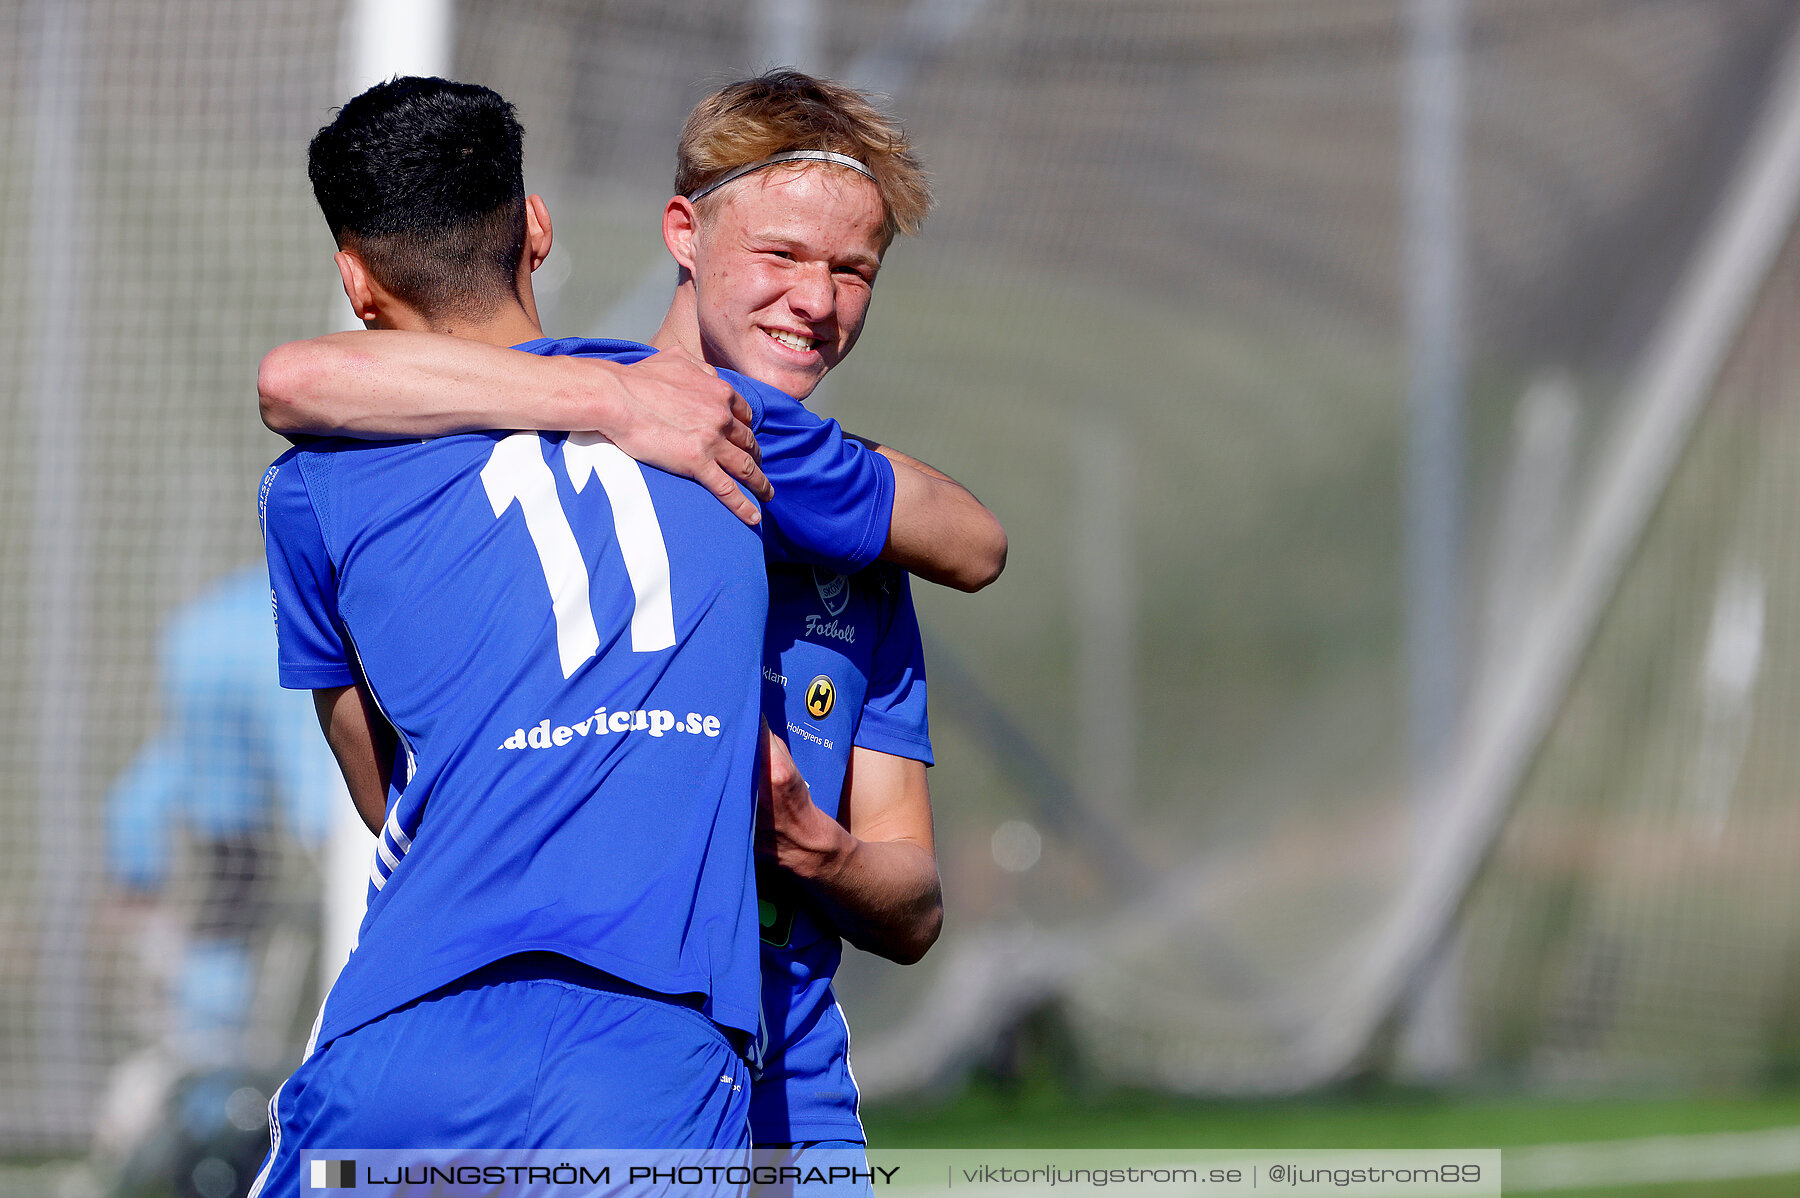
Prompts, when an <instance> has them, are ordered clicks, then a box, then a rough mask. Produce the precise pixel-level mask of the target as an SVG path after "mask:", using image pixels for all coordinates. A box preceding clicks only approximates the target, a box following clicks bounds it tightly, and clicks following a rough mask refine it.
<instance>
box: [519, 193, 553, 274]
mask: <svg viewBox="0 0 1800 1198" xmlns="http://www.w3.org/2000/svg"><path fill="white" fill-rule="evenodd" d="M551 240H552V238H551V230H550V209H549V208H548V207H546V206H545V205H544V197H543V196H541V195H535V194H534V195H528V196H526V197H525V261H526V263H527V264H528V265H529V266H530V267H531V269H532V270H536V269H537V268H538V267H540V266H542V265H543V264H544V259H545V258H548V257H549V256H550V242H551Z"/></svg>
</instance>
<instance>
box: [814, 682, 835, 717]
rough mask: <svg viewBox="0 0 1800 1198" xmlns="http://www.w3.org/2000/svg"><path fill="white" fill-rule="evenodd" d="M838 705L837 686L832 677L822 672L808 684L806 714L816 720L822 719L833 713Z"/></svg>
mask: <svg viewBox="0 0 1800 1198" xmlns="http://www.w3.org/2000/svg"><path fill="white" fill-rule="evenodd" d="M835 706H837V687H836V686H834V685H833V684H832V681H831V679H829V678H827V677H826V676H825V675H823V674H820V675H819V676H818V677H817V678H814V679H813V680H812V681H811V682H809V683H807V684H806V714H807V715H809V716H811V717H812V718H813V719H815V720H822V719H824V718H825V717H826V716H828V715H830V714H831V709H832V708H833V707H835Z"/></svg>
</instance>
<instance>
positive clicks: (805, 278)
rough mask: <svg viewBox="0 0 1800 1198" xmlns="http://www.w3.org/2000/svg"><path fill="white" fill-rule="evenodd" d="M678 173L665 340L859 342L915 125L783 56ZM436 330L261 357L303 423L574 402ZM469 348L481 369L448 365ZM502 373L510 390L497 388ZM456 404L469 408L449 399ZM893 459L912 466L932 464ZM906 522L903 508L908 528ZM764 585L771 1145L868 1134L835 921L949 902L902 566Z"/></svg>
mask: <svg viewBox="0 0 1800 1198" xmlns="http://www.w3.org/2000/svg"><path fill="white" fill-rule="evenodd" d="M676 191H677V194H676V195H675V196H674V197H673V198H671V199H670V200H669V201H668V204H667V205H666V206H665V210H664V237H665V241H666V242H667V244H668V246H669V249H670V251H671V253H672V254H673V255H674V257H675V258H676V260H677V262H678V263H679V264H680V267H681V274H680V280H679V283H678V286H677V289H676V293H675V296H674V299H673V301H672V303H671V306H670V309H669V313H668V316H667V318H666V319H665V321H664V323H663V325H662V328H661V329H660V331H659V332H658V334H657V337H656V338H655V340H656V344H657V345H658V346H660V347H662V348H664V349H665V350H681V349H686V350H689V351H691V352H694V353H697V354H701V355H704V357H705V358H706V360H707V361H708V362H710V363H711V364H713V365H715V366H723V367H729V368H731V369H734V370H738V371H741V372H743V373H746V374H749V375H751V376H753V377H756V378H758V379H760V380H762V381H765V382H771V383H775V384H776V385H778V386H779V387H780V388H781V389H782V390H784V391H786V392H788V393H789V394H791V395H793V396H794V397H796V398H805V397H806V396H807V395H808V394H810V393H811V391H812V390H813V388H814V387H815V386H816V385H817V384H818V382H819V380H820V379H821V378H822V377H823V376H824V374H825V373H826V371H828V370H829V369H830V368H831V367H832V366H835V365H836V364H837V362H839V361H841V360H842V359H843V357H844V355H845V354H847V353H848V352H849V350H850V349H851V348H852V347H853V346H854V344H855V342H856V339H857V337H858V335H859V334H860V332H861V329H862V324H863V318H864V316H865V314H866V310H867V305H868V302H869V299H870V297H871V293H872V289H873V285H874V281H875V276H876V272H877V270H878V269H879V266H880V261H881V258H882V255H883V253H884V252H885V250H886V248H887V246H888V244H889V242H890V241H891V239H892V238H893V236H894V235H895V234H896V233H897V232H902V231H904V232H909V233H910V232H912V231H914V230H915V229H916V228H917V227H918V224H919V222H920V221H921V220H922V219H923V217H924V214H925V211H926V209H927V207H928V205H929V192H928V189H927V187H926V184H925V181H924V177H923V174H922V172H921V171H920V169H919V167H918V164H917V162H916V160H915V158H914V157H913V155H912V153H911V150H910V146H909V144H908V141H907V139H906V136H905V134H904V131H903V130H901V129H900V128H899V127H898V126H897V125H896V124H894V123H893V122H892V121H890V120H889V119H888V118H886V117H884V116H883V115H882V114H881V113H880V112H879V111H878V110H876V109H875V108H874V107H873V106H872V105H871V104H869V102H868V101H867V99H866V97H863V96H862V95H860V94H858V93H857V92H855V91H854V90H853V89H850V88H847V87H844V86H842V85H839V84H835V83H831V82H829V81H825V80H818V79H813V78H810V77H808V76H805V75H801V74H799V73H797V72H791V71H783V72H772V73H770V74H768V75H765V76H762V77H760V78H757V79H751V80H745V81H742V82H739V83H736V84H733V85H731V86H729V87H726V88H724V89H722V90H720V91H719V92H716V93H714V94H713V95H712V96H709V97H707V98H706V99H705V100H703V101H702V102H701V103H700V104H699V105H698V106H697V107H696V108H695V110H694V112H693V113H692V114H691V115H690V117H689V119H688V122H687V125H686V127H685V128H684V130H683V133H682V137H681V141H680V145H679V147H678V166H677V173H676ZM428 340H432V339H424V338H414V339H411V341H407V340H406V339H403V338H392V337H382V338H369V339H365V338H360V337H358V336H357V335H350V336H348V337H334V338H326V339H321V340H320V341H317V342H311V343H297V344H296V345H293V346H289V347H283V349H282V350H281V351H278V352H279V353H280V355H281V356H282V358H283V361H281V362H279V363H277V366H276V368H274V369H266V370H265V373H264V400H265V404H264V409H265V413H268V414H270V415H273V416H274V417H275V418H276V419H275V420H274V421H273V422H272V423H273V424H274V425H276V426H278V427H280V428H283V429H285V430H288V431H327V430H329V429H332V428H342V427H354V428H357V429H359V430H363V431H367V430H371V429H379V430H384V431H392V432H401V431H407V432H427V431H429V432H443V431H449V430H451V429H455V428H457V427H467V426H468V424H469V423H471V422H474V421H477V420H479V419H483V418H494V419H499V420H501V421H503V422H506V423H515V422H516V423H522V424H528V425H529V424H539V423H544V422H547V421H558V420H563V419H567V411H566V406H565V405H566V400H565V398H564V395H565V392H564V390H562V387H563V384H562V383H560V382H559V381H558V380H555V379H553V378H551V377H550V376H549V375H548V374H547V372H545V371H543V370H542V369H541V366H540V364H538V363H536V362H532V361H530V360H528V359H523V358H520V357H519V356H518V355H514V356H513V357H512V358H511V359H505V357H504V355H498V354H494V353H492V352H481V351H484V349H485V347H480V346H470V347H453V346H451V345H449V344H448V343H446V342H445V341H444V339H442V338H439V339H435V340H436V341H437V342H438V345H437V346H430V345H427V344H425V342H427V341H428ZM359 342H373V343H374V344H358V343H359ZM433 348H441V349H443V350H446V351H449V350H454V351H455V352H456V354H457V367H456V368H455V370H453V369H452V368H450V367H448V366H446V365H444V364H442V363H439V364H437V365H435V366H432V365H428V364H427V363H426V362H425V360H424V355H426V354H428V353H429V352H430V351H431V350H432V349H433ZM371 363H374V364H375V369H376V371H377V373H378V377H379V379H380V384H379V395H373V394H371V389H370V384H369V379H368V375H369V373H370V369H371ZM463 369H466V370H467V371H468V372H469V378H470V379H472V380H480V381H479V382H471V381H464V382H461V383H458V382H455V381H454V380H452V381H451V383H450V385H448V386H444V385H441V384H442V382H443V380H444V379H445V376H446V375H448V374H452V373H455V372H456V371H457V370H463ZM501 380H505V384H504V388H503V390H504V398H495V397H494V396H492V395H490V394H488V389H489V388H493V389H494V391H495V393H496V394H497V393H498V392H499V391H500V390H501V389H502V388H501V387H500V385H499V384H500V382H501ZM377 402H379V404H380V405H382V406H381V408H380V410H376V407H375V405H376V404H377ZM459 405H460V406H464V407H466V409H467V410H466V411H465V412H464V413H463V414H462V415H461V416H458V415H457V414H456V413H455V412H453V411H450V409H454V408H456V407H458V406H459ZM484 405H493V406H484ZM495 407H497V411H496V410H495ZM884 452H888V453H890V454H891V453H892V451H887V450H884ZM896 456H900V455H896ZM900 460H901V463H902V466H901V470H902V471H905V470H907V469H928V468H923V467H920V466H919V465H918V464H917V463H914V462H912V460H911V459H906V458H904V457H901V459H900ZM940 477H941V476H940ZM946 481H947V480H946ZM777 493H778V494H779V490H778V492H777ZM902 523H903V521H902V514H901V512H900V511H899V510H898V509H897V510H896V516H895V527H896V530H897V532H896V535H899V534H898V530H899V528H900V526H901V524H902ZM965 529H968V530H970V531H967V532H965V531H964V530H965ZM945 532H946V538H945V539H946V540H948V541H950V542H952V543H955V542H958V541H959V539H960V541H961V543H963V544H965V545H972V546H975V547H977V549H978V550H980V551H987V552H994V551H996V550H997V553H996V556H995V557H994V558H993V559H992V560H993V565H992V569H993V572H997V570H998V564H999V562H1000V561H1003V560H1004V549H1005V542H1004V533H1001V532H999V531H998V525H997V524H994V525H993V526H992V529H991V530H989V529H984V528H983V527H981V525H980V523H979V522H978V521H969V522H967V523H966V524H965V525H962V526H956V525H952V526H951V527H949V528H947V529H946V530H945ZM995 534H997V537H996V536H995ZM996 542H997V544H996ZM990 546H992V547H993V548H992V549H990ZM972 556H976V557H979V553H976V554H973V555H972ZM983 568H985V567H983V566H981V565H977V566H975V567H973V568H972V570H971V573H970V575H967V576H958V575H956V574H955V573H954V572H952V571H940V572H939V573H938V574H937V577H939V578H940V579H942V580H943V581H949V582H952V583H957V584H960V585H970V584H971V583H977V584H978V583H980V582H984V581H986V577H991V574H989V575H987V576H986V577H982V576H981V575H980V571H981V570H982V569H983ZM921 572H922V573H929V572H930V571H929V570H925V571H921ZM770 586H771V607H770V624H769V634H768V637H767V641H766V647H765V665H764V678H765V681H766V683H767V702H766V704H765V714H766V715H767V718H768V720H769V722H770V723H771V724H772V725H774V726H775V727H777V728H779V729H783V730H784V731H785V734H786V741H787V746H788V747H789V748H791V750H792V758H791V759H790V758H789V757H788V756H787V755H786V754H785V753H784V752H783V751H782V750H781V749H780V748H779V747H777V749H776V750H775V763H774V770H773V772H774V774H775V779H774V785H773V786H772V788H771V789H772V795H771V804H770V808H771V809H770V812H769V818H768V819H767V827H766V829H765V835H764V838H763V844H762V846H761V847H762V849H763V851H764V854H765V858H766V859H767V861H768V863H769V864H770V865H772V866H776V867H777V868H771V869H764V870H763V871H761V873H760V874H759V887H760V888H761V894H762V905H761V914H762V922H763V931H764V941H765V943H764V949H763V1013H764V1018H765V1020H766V1022H767V1033H768V1042H767V1049H766V1052H765V1055H764V1062H763V1068H762V1071H761V1073H760V1075H759V1077H758V1080H757V1084H756V1087H755V1091H754V1095H753V1099H752V1121H753V1125H754V1130H755V1138H756V1141H757V1143H758V1144H759V1145H776V1144H779V1145H792V1146H794V1147H795V1148H796V1149H797V1150H798V1151H799V1152H800V1153H804V1152H806V1151H809V1150H818V1149H826V1150H830V1149H840V1150H841V1149H852V1150H856V1149H860V1147H861V1145H862V1142H863V1133H862V1127H861V1123H860V1120H859V1119H858V1116H857V1093H856V1086H855V1081H854V1078H853V1076H852V1074H851V1072H850V1068H849V1058H848V1039H849V1037H848V1030H847V1027H846V1026H845V1023H844V1019H843V1015H842V1012H841V1010H840V1009H839V1008H838V1006H837V1003H836V1000H835V996H834V995H833V993H832V990H831V978H832V975H833V974H834V973H835V971H836V968H837V965H838V962H839V959H840V956H841V945H840V940H839V936H840V935H842V936H844V937H846V938H848V939H850V940H851V941H852V943H855V944H858V945H859V946H861V947H864V948H867V949H870V950H872V951H875V952H879V953H881V954H883V955H885V956H888V957H890V958H892V959H895V960H899V961H903V962H906V961H913V960H917V959H918V957H919V956H920V955H922V954H923V953H924V951H925V950H926V949H927V948H928V947H929V946H930V944H931V943H932V941H933V940H934V939H935V937H936V934H937V929H938V927H939V924H940V921H941V916H942V908H941V902H940V897H939V890H938V879H937V873H936V867H935V860H934V858H933V855H932V841H931V812H930V800H929V795H928V790H927V788H926V782H925V766H926V764H927V763H928V762H929V761H930V760H931V749H930V739H929V732H928V727H927V722H926V714H925V687H924V672H923V662H922V654H921V652H920V649H919V635H918V628H917V624H916V621H915V619H914V616H913V612H912V601H911V595H910V592H909V589H908V587H907V580H906V575H905V574H904V573H903V572H901V571H899V570H895V569H891V568H889V567H887V566H877V567H871V568H869V569H867V570H863V571H860V572H853V573H850V574H849V575H848V576H846V575H844V574H838V573H836V572H833V571H831V570H829V569H821V568H816V567H812V566H808V565H787V564H776V565H772V566H771V569H770ZM795 762H797V763H798V768H797V769H796V768H794V765H795ZM808 783H810V784H811V785H810V791H809V788H808Z"/></svg>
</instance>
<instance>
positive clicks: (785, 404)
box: [720, 371, 894, 574]
mask: <svg viewBox="0 0 1800 1198" xmlns="http://www.w3.org/2000/svg"><path fill="white" fill-rule="evenodd" d="M720 375H721V376H722V377H725V378H727V379H729V380H730V381H731V383H732V385H733V386H735V387H737V388H738V392H739V394H741V395H743V396H744V398H745V399H746V400H748V401H749V403H750V405H751V408H752V409H753V411H754V412H755V414H756V416H757V422H756V441H757V444H758V445H759V446H761V447H762V469H763V473H764V474H765V475H767V476H768V479H769V482H770V484H771V485H772V486H773V487H774V488H775V498H774V499H772V500H770V501H769V503H768V505H767V507H766V508H765V509H764V510H765V511H766V512H767V513H768V516H769V523H770V527H769V530H768V551H769V557H770V559H771V560H773V561H802V562H815V563H817V564H819V565H824V566H830V567H831V568H832V569H834V570H837V571H839V572H841V573H844V574H854V573H855V572H856V571H858V570H860V569H862V568H863V567H864V566H866V565H868V564H869V563H870V562H872V561H874V560H875V559H876V558H877V557H879V556H880V555H881V551H882V550H883V549H884V548H886V546H887V537H888V525H889V524H890V523H891V522H892V520H893V516H894V467H893V463H891V462H889V461H888V460H887V459H886V458H884V457H882V456H881V455H880V454H878V453H876V452H875V451H874V450H872V449H870V448H868V447H867V446H866V445H863V444H862V443H861V442H859V441H855V440H852V439H851V438H849V437H847V436H845V435H844V430H843V429H842V428H841V427H840V426H839V425H838V422H837V421H835V420H824V419H821V418H820V417H818V416H816V415H814V414H813V413H811V412H809V411H807V410H806V408H805V407H803V406H802V405H801V404H800V402H799V401H798V400H796V399H794V398H793V397H792V396H790V395H787V394H784V393H783V392H781V391H777V390H776V389H775V388H773V387H769V386H766V385H764V384H762V383H758V382H756V381H755V380H753V379H747V378H744V377H743V376H742V375H739V374H736V373H734V372H732V371H720Z"/></svg>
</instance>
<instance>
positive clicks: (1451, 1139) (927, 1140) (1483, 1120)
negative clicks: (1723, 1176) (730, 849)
mask: <svg viewBox="0 0 1800 1198" xmlns="http://www.w3.org/2000/svg"><path fill="white" fill-rule="evenodd" d="M863 1124H864V1126H865V1127H866V1128H867V1129H868V1134H869V1142H870V1143H871V1144H873V1145H876V1146H879V1147H882V1148H1211V1149H1270V1148H1291V1149H1305V1148H1348V1149H1359V1148H1361V1149H1391V1148H1500V1149H1508V1148H1523V1147H1526V1146H1530V1145H1537V1144H1563V1143H1586V1142H1590V1141H1598V1140H1632V1139H1639V1138H1644V1137H1649V1136H1683V1135H1704V1134H1708V1133H1721V1132H1744V1131H1756V1130H1760V1129H1765V1128H1776V1127H1795V1126H1800V1091H1795V1090H1782V1091H1771V1092H1767V1093H1748V1094H1744V1093H1718V1094H1697V1095H1668V1096H1654V1097H1637V1098H1620V1097H1605V1098H1590V1099H1576V1098H1559V1099H1542V1098H1530V1097H1522V1096H1518V1095H1512V1094H1505V1095H1498V1094H1496V1095H1486V1094H1461V1095H1443V1094H1438V1093H1434V1092H1429V1091H1423V1090H1408V1089H1401V1088H1393V1087H1381V1088H1376V1089H1369V1090H1363V1089H1353V1090H1348V1091H1339V1092H1336V1093H1329V1094H1320V1095H1313V1096H1308V1097H1303V1098H1292V1099H1268V1100H1233V1101H1223V1100H1219V1099H1198V1098H1183V1097H1178V1096H1171V1095H1166V1094H1156V1093H1149V1092H1144V1091H1130V1090H1118V1091H1106V1092H1095V1093H1083V1092H1081V1091H1079V1090H1077V1089H1070V1088H1067V1087H1061V1086H1056V1085H1047V1084H1041V1083H1040V1084H1027V1085H1025V1086H1022V1087H1012V1086H1005V1085H997V1084H995V1083H993V1082H992V1081H990V1080H986V1079H983V1080H978V1081H976V1082H973V1083H971V1084H970V1085H969V1086H967V1087H966V1088H965V1089H963V1090H962V1091H961V1092H960V1093H957V1094H955V1095H954V1096H950V1097H945V1098H940V1099H937V1100H933V1101H928V1102H920V1101H917V1100H911V1101H904V1102H885V1103H877V1104H872V1105H870V1106H869V1107H866V1108H865V1109H864V1111H863ZM1545 1192H1547V1191H1545ZM1553 1192H1555V1193H1559V1194H1568V1195H1580V1196H1582V1198H1613V1196H1618V1198H1624V1196H1626V1195H1632V1194H1649V1195H1652V1196H1653V1198H1703V1196H1710V1195H1720V1196H1722V1198H1763V1196H1773V1195H1784V1196H1788V1195H1793V1194H1795V1193H1800V1174H1792V1175H1786V1176H1779V1177H1755V1178H1744V1179H1737V1180H1730V1181H1725V1180H1711V1181H1705V1182H1679V1183H1670V1184H1664V1185H1651V1186H1645V1185H1641V1184H1633V1185H1630V1186H1623V1187H1606V1188H1598V1189H1593V1188H1590V1189H1571V1190H1557V1191H1553Z"/></svg>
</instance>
